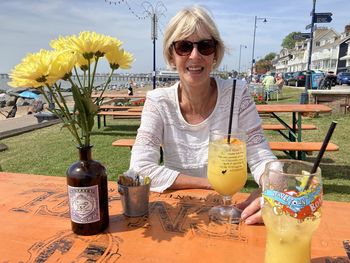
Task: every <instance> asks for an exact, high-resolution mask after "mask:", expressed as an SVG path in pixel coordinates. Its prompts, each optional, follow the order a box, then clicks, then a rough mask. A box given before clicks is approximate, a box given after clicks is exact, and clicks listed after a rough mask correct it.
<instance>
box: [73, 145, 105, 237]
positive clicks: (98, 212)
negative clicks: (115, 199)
mask: <svg viewBox="0 0 350 263" xmlns="http://www.w3.org/2000/svg"><path fill="white" fill-rule="evenodd" d="M91 148H92V146H89V147H84V148H78V150H79V157H80V161H78V162H75V163H73V164H72V165H71V166H70V167H69V168H68V170H67V185H68V198H69V209H70V215H71V223H72V230H73V232H74V233H76V234H78V235H84V236H87V235H94V234H97V233H99V232H102V231H103V230H105V229H106V228H107V227H108V224H109V212H108V186H107V174H106V169H105V167H104V166H103V165H102V164H101V163H100V162H98V161H94V160H92V158H91Z"/></svg>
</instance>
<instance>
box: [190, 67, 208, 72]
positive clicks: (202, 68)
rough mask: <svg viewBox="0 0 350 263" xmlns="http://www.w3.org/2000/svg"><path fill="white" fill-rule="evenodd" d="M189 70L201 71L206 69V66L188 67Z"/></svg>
mask: <svg viewBox="0 0 350 263" xmlns="http://www.w3.org/2000/svg"><path fill="white" fill-rule="evenodd" d="M186 69H187V70H188V71H189V72H194V73H199V72H202V71H203V70H204V67H186Z"/></svg>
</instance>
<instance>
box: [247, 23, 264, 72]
mask: <svg viewBox="0 0 350 263" xmlns="http://www.w3.org/2000/svg"><path fill="white" fill-rule="evenodd" d="M259 20H261V21H263V23H266V22H267V19H266V18H264V17H257V16H255V20H254V35H253V52H252V68H251V73H250V74H251V78H253V69H254V63H255V61H254V51H255V34H256V22H257V21H259Z"/></svg>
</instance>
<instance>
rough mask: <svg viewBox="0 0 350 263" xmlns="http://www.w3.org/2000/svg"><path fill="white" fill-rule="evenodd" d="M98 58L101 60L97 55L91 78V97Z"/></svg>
mask: <svg viewBox="0 0 350 263" xmlns="http://www.w3.org/2000/svg"><path fill="white" fill-rule="evenodd" d="M98 60H99V57H96V59H95V66H94V70H93V72H92V79H91V84H90V87H91V89H90V93H89V96H90V97H91V93H92V88H93V87H94V81H95V74H96V69H97V63H98Z"/></svg>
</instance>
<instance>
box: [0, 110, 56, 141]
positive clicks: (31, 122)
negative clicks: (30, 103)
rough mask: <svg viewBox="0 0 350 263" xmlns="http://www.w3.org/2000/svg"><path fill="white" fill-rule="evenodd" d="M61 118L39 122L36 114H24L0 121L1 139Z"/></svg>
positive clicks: (43, 125)
mask: <svg viewBox="0 0 350 263" xmlns="http://www.w3.org/2000/svg"><path fill="white" fill-rule="evenodd" d="M58 122H59V120H58V119H55V120H50V121H43V122H41V123H38V120H37V118H36V117H35V116H34V115H24V116H21V117H18V118H10V119H6V120H1V121H0V139H4V138H8V137H11V136H15V135H18V134H21V133H25V132H29V131H32V130H35V129H40V128H43V127H47V126H50V125H53V124H55V123H58Z"/></svg>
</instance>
